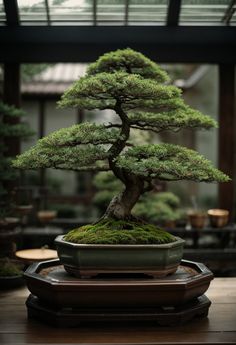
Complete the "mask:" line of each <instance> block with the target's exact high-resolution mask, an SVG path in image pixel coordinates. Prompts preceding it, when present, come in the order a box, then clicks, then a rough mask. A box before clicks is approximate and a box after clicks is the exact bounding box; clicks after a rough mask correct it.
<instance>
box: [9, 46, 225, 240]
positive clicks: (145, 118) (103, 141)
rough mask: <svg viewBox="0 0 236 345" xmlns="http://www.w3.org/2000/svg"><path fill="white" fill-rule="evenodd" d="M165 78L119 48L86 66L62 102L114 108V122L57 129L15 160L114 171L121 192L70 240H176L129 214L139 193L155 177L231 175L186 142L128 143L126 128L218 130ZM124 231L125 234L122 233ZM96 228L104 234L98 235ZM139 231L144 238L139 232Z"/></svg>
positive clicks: (27, 165)
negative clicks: (179, 143) (97, 218)
mask: <svg viewBox="0 0 236 345" xmlns="http://www.w3.org/2000/svg"><path fill="white" fill-rule="evenodd" d="M168 82H169V78H168V75H167V74H166V72H165V71H163V70H162V69H161V68H160V67H159V66H158V65H157V64H156V63H154V62H153V61H151V60H150V59H148V58H147V57H145V56H144V55H142V54H141V53H138V52H136V51H133V50H131V49H124V50H117V51H115V52H110V53H107V54H104V55H103V56H101V57H100V58H99V59H98V60H97V61H96V62H95V63H93V64H91V65H90V66H89V67H88V69H87V73H86V75H85V77H83V78H80V79H79V80H78V81H76V82H75V83H74V84H73V85H72V87H71V88H69V89H68V90H67V91H66V92H65V93H64V95H63V96H62V98H61V100H60V101H59V106H60V107H76V108H80V109H89V110H92V109H99V110H104V109H111V110H113V111H114V112H115V113H116V115H117V118H118V119H119V123H117V122H116V123H106V124H95V123H83V124H79V125H74V126H72V127H70V128H62V129H60V130H58V131H56V132H54V133H52V134H50V135H49V136H47V137H45V138H43V139H41V140H39V141H38V143H37V144H36V146H34V147H33V148H31V149H30V150H29V151H27V152H25V153H23V154H22V155H20V156H19V157H18V158H17V159H16V160H15V161H14V163H13V164H14V166H15V167H16V168H20V169H38V168H55V169H68V170H74V171H95V172H98V171H110V170H111V171H112V172H113V173H114V175H115V176H116V177H117V178H118V179H119V180H120V181H121V182H122V183H123V186H124V188H123V190H122V191H121V192H120V193H119V194H118V195H116V196H115V197H114V198H113V199H112V200H111V202H110V204H109V205H108V207H107V210H106V212H105V213H104V215H103V217H102V218H101V219H100V220H99V221H98V222H97V223H96V224H94V225H88V226H84V227H82V228H79V229H77V230H74V231H72V232H71V233H69V234H67V236H66V239H67V240H70V241H75V242H76V241H77V242H79V243H86V241H87V243H91V242H96V243H121V242H122V243H124V242H129V243H130V242H131V243H147V242H148V243H160V242H165V241H166V242H168V241H169V242H170V241H174V240H175V239H174V237H173V236H171V235H169V234H168V233H164V232H162V231H161V230H158V229H157V228H156V227H155V226H151V225H150V226H149V225H147V224H142V222H140V221H139V220H137V219H136V218H135V217H134V216H132V213H131V211H132V209H133V207H134V205H135V204H136V202H137V201H138V199H139V198H140V196H141V195H142V194H143V193H145V192H146V191H149V190H151V189H152V188H153V184H152V183H153V180H154V179H159V180H164V181H177V180H191V181H196V182H214V181H217V182H226V181H228V180H229V178H228V177H227V176H226V175H225V174H224V173H222V172H220V171H219V170H217V169H215V168H214V167H213V166H212V164H211V163H210V162H209V161H208V160H207V159H205V158H204V157H203V156H201V155H199V154H198V153H197V152H195V151H193V150H190V149H187V148H185V147H181V146H178V145H172V144H168V143H162V144H146V145H137V146H136V145H132V143H130V141H129V137H130V131H131V129H139V130H142V131H152V132H155V133H159V132H161V131H167V130H169V131H179V130H180V129H182V128H189V129H196V128H205V129H210V128H212V127H216V122H215V121H214V120H213V119H211V118H210V117H209V116H206V115H203V114H202V113H200V112H199V111H197V110H193V109H191V108H190V107H189V106H188V105H186V104H185V103H184V101H183V99H182V98H181V90H180V89H178V88H177V87H175V86H171V85H168ZM122 229H123V230H127V229H128V230H129V231H126V232H125V231H123V232H122V235H121V231H120V230H122ZM137 229H138V230H137ZM141 229H142V230H143V231H141ZM111 230H112V231H111ZM136 230H137V231H136ZM101 231H103V232H104V231H105V232H106V236H105V235H104V236H101ZM132 231H133V236H131V234H132ZM140 231H141V232H143V236H141V235H139V234H140ZM94 233H95V234H96V233H97V234H98V235H97V236H96V235H94ZM124 233H125V235H124V237H123V234H124ZM103 234H104V233H103ZM144 234H145V235H144ZM102 237H103V238H102ZM131 237H132V238H131ZM137 238H138V239H137ZM99 241H100V242H99ZM101 241H103V242H101Z"/></svg>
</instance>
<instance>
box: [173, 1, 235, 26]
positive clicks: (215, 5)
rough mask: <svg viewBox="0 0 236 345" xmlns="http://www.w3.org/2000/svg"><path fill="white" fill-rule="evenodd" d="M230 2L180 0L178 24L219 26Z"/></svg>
mask: <svg viewBox="0 0 236 345" xmlns="http://www.w3.org/2000/svg"><path fill="white" fill-rule="evenodd" d="M229 5H230V0H206V1H204V0H182V6H181V13H180V24H182V25H184V24H186V25H189V24H190V25H191V24H192V25H196V24H199V25H201V24H202V25H220V24H223V17H224V14H225V12H226V11H227V8H228V6H229Z"/></svg>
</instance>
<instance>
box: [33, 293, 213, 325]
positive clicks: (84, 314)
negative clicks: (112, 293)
mask: <svg viewBox="0 0 236 345" xmlns="http://www.w3.org/2000/svg"><path fill="white" fill-rule="evenodd" d="M210 305H211V302H210V301H209V299H208V298H207V297H206V296H205V295H203V296H201V297H198V298H196V299H194V300H193V301H191V302H188V303H186V304H184V305H180V306H176V307H172V308H171V307H169V308H167V307H157V308H150V309H139V308H133V309H127V308H122V309H109V308H107V309H104V308H103V309H102V308H100V309H91V310H90V309H75V308H67V309H63V308H62V309H57V308H52V307H50V306H48V305H46V304H44V303H42V302H40V301H39V299H38V298H37V297H35V296H33V295H30V296H29V297H28V299H27V301H26V306H27V309H28V317H29V318H35V319H37V320H39V321H42V322H44V323H45V322H46V323H48V324H50V325H53V326H57V327H76V326H78V325H80V324H81V323H84V322H127V321H129V322H130V321H131V322H134V321H135V322H140V321H142V322H145V321H154V322H156V323H157V324H158V325H160V326H178V325H182V324H184V323H186V322H187V321H190V320H192V319H194V318H197V317H206V316H207V315H208V310H209V307H210Z"/></svg>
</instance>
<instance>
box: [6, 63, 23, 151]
mask: <svg viewBox="0 0 236 345" xmlns="http://www.w3.org/2000/svg"><path fill="white" fill-rule="evenodd" d="M20 98H21V97H20V64H18V63H5V64H4V85H3V101H4V102H5V103H7V104H9V105H14V106H16V107H20ZM19 121H20V119H19V118H12V119H9V118H7V119H6V122H7V123H11V124H16V123H19ZM5 143H6V146H7V147H8V150H7V152H6V154H7V155H8V156H10V157H14V156H16V155H17V154H19V153H20V139H19V138H14V137H11V138H10V139H7V140H6V142H5Z"/></svg>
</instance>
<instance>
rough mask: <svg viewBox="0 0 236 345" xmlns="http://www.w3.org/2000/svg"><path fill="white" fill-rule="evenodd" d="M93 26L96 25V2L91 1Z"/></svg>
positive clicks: (95, 0) (94, 0)
mask: <svg viewBox="0 0 236 345" xmlns="http://www.w3.org/2000/svg"><path fill="white" fill-rule="evenodd" d="M93 25H94V26H96V25H97V0H93Z"/></svg>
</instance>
